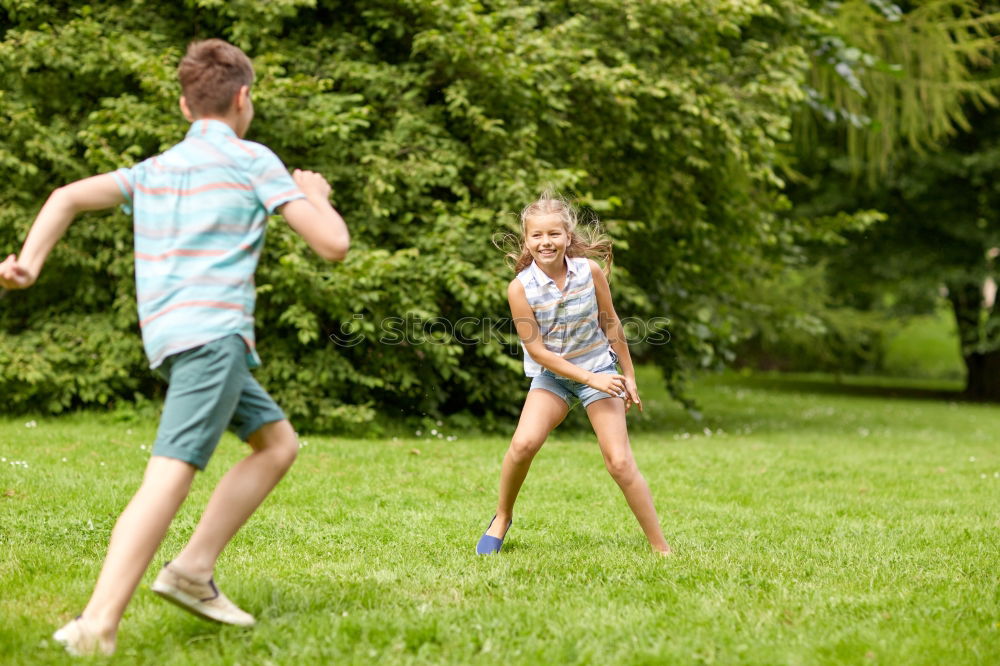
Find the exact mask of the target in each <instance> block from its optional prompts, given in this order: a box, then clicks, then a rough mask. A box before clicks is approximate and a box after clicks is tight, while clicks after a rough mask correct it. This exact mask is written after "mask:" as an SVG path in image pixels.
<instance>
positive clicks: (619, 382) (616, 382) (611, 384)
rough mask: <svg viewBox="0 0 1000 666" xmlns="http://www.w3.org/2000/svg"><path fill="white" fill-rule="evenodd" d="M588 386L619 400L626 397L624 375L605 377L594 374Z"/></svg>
mask: <svg viewBox="0 0 1000 666" xmlns="http://www.w3.org/2000/svg"><path fill="white" fill-rule="evenodd" d="M587 386H589V387H590V388H594V389H597V390H598V391H603V392H604V393H610V394H611V395H616V396H618V397H619V398H624V397H625V396H626V393H625V377H624V376H623V375H605V374H603V373H599V372H592V373H590V376H589V377H588V381H587Z"/></svg>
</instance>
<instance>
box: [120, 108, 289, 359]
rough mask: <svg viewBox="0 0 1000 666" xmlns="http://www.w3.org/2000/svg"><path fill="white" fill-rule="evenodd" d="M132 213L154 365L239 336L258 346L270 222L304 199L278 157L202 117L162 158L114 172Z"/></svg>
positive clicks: (146, 342)
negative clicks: (256, 314)
mask: <svg viewBox="0 0 1000 666" xmlns="http://www.w3.org/2000/svg"><path fill="white" fill-rule="evenodd" d="M114 176H115V180H116V181H117V182H118V186H119V187H120V188H121V190H122V193H123V194H124V195H125V198H126V200H127V203H126V204H125V205H124V206H123V208H124V209H125V212H127V213H133V214H134V225H135V282H136V295H137V298H138V301H139V326H140V328H141V329H142V342H143V346H144V347H145V349H146V356H147V357H148V358H149V365H150V367H151V368H156V367H157V366H159V365H160V364H161V363H162V362H163V359H165V358H166V357H168V356H170V355H172V354H177V353H179V352H182V351H185V350H188V349H193V348H195V347H200V346H201V345H204V344H206V343H208V342H211V341H212V340H216V339H218V338H223V337H226V336H229V335H233V334H236V335H239V336H240V337H242V338H243V340H244V342H246V345H247V363H248V364H249V365H250V367H256V366H258V365H260V358H259V357H258V356H257V351H256V348H255V342H254V330H253V311H254V304H255V302H256V297H257V294H256V290H255V287H254V280H253V274H254V271H255V270H256V269H257V261H258V259H259V258H260V252H261V249H262V248H263V246H264V230H265V227H266V225H267V218H268V215H270V214H272V213H273V212H274V211H275V209H276V208H278V207H279V206H281V205H282V204H284V203H287V202H289V201H292V200H293V199H300V198H304V197H305V195H304V194H303V193H302V191H301V190H299V188H298V186H297V185H296V184H295V181H293V180H292V177H291V175H289V173H288V170H287V169H286V168H285V166H284V165H283V164H282V163H281V160H279V159H278V157H277V156H276V155H275V154H274V153H273V152H271V151H270V150H269V149H268V148H267V147H266V146H262V145H261V144H259V143H254V142H252V141H244V140H242V139H240V138H239V137H237V136H236V132H234V131H233V130H232V128H230V127H229V126H228V125H226V124H225V123H223V122H221V121H219V120H196V121H195V122H194V123H192V124H191V129H190V130H188V133H187V136H186V137H185V138H184V140H183V141H181V142H180V143H179V144H177V145H176V146H174V147H173V148H170V149H169V150H167V151H166V152H165V153H163V154H161V155H157V156H156V157H151V158H150V159H147V160H145V161H143V162H141V163H139V164H137V165H136V166H134V167H132V168H128V169H119V170H118V171H115V172H114Z"/></svg>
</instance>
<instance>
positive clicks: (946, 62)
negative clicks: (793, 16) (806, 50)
mask: <svg viewBox="0 0 1000 666" xmlns="http://www.w3.org/2000/svg"><path fill="white" fill-rule="evenodd" d="M988 4H989V3H983V2H981V1H980V0H923V1H922V2H917V3H914V4H913V6H912V7H909V8H908V9H907V11H903V10H901V9H900V8H899V6H898V5H895V4H889V3H882V2H872V1H871V0H848V1H847V2H842V3H836V4H835V3H829V5H828V6H829V7H831V8H833V9H831V11H830V16H829V17H828V20H829V21H830V27H829V29H828V31H829V32H828V33H827V34H819V35H817V36H816V42H817V48H816V49H815V50H814V51H813V61H814V66H813V67H812V68H811V69H810V73H809V90H810V103H811V106H812V109H813V112H812V113H803V114H802V115H801V116H800V117H799V119H798V120H799V123H798V125H797V129H798V133H799V135H800V142H799V143H800V149H801V150H803V151H804V152H806V153H809V152H810V151H812V150H815V149H816V148H817V143H819V142H820V141H821V139H820V137H821V135H822V134H824V133H825V131H826V130H824V129H820V128H819V127H817V124H816V123H817V122H823V123H826V124H830V123H835V124H836V125H837V127H838V128H839V130H840V131H839V132H838V133H837V141H838V143H839V142H841V141H843V142H844V144H845V148H846V152H845V154H846V156H847V158H848V160H849V162H850V167H851V169H852V171H854V172H855V173H857V174H864V175H865V176H866V177H867V180H868V182H869V184H870V185H875V184H876V183H877V182H878V180H879V179H880V178H881V177H882V176H884V175H886V174H887V173H888V172H889V171H890V170H891V169H893V168H895V166H896V161H897V160H898V159H899V158H900V157H901V156H903V154H904V153H905V152H906V151H907V150H915V151H917V152H922V151H924V150H927V149H932V148H939V147H941V145H942V144H943V143H944V142H945V141H946V140H947V139H949V138H950V137H954V136H955V135H956V134H957V133H959V132H963V131H965V132H967V131H970V130H971V129H972V123H971V122H970V120H969V110H970V108H972V107H975V108H979V109H981V108H983V107H985V106H990V105H992V106H996V105H997V104H998V103H1000V98H998V90H1000V79H998V78H996V77H985V78H984V77H981V76H979V71H981V69H982V68H983V67H988V66H989V65H990V63H991V62H992V61H993V59H995V58H996V57H997V55H998V54H1000V47H998V43H997V41H996V39H995V35H996V32H997V29H998V28H1000V11H998V9H997V8H996V7H992V8H991V7H988V6H987V5H988Z"/></svg>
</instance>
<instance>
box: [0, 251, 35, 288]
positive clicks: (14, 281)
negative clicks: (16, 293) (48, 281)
mask: <svg viewBox="0 0 1000 666" xmlns="http://www.w3.org/2000/svg"><path fill="white" fill-rule="evenodd" d="M35 277H36V276H35V275H33V274H32V272H31V271H29V270H28V269H27V268H25V267H24V266H22V265H21V264H19V263H17V257H16V256H14V255H13V254H12V255H9V256H8V257H7V258H6V259H4V260H3V262H2V263H0V287H3V288H4V289H25V288H27V287H30V286H31V285H33V284H34V283H35Z"/></svg>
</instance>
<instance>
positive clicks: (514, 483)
mask: <svg viewBox="0 0 1000 666" xmlns="http://www.w3.org/2000/svg"><path fill="white" fill-rule="evenodd" d="M568 412H569V405H567V404H566V401H565V400H563V399H562V398H560V397H559V396H557V395H556V394H555V393H552V392H551V391H546V390H545V389H534V390H532V391H528V396H527V397H526V398H525V399H524V407H523V408H522V409H521V418H520V420H519V421H518V423H517V429H516V430H514V436H513V437H512V438H511V441H510V448H508V449H507V454H506V455H505V456H504V457H503V466H502V467H501V469H500V498H499V499H498V500H497V517H496V520H494V521H493V524H492V525H490V528H489V530H487V532H486V533H487V534H488V535H490V536H495V537H497V538H503V537H504V535H505V534H506V532H507V523H508V522H510V520H511V517H512V516H513V515H514V500H516V499H517V493H518V492H520V490H521V485H522V484H523V483H524V477H526V476H527V475H528V469H529V468H530V467H531V461H532V460H533V459H534V458H535V454H536V453H538V450H539V449H540V448H542V444H544V443H545V439H546V438H547V437H548V436H549V433H550V432H552V430H553V429H554V428H555V427H556V426H557V425H559V424H560V423H562V420H563V419H564V418H566V414H567V413H568Z"/></svg>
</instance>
